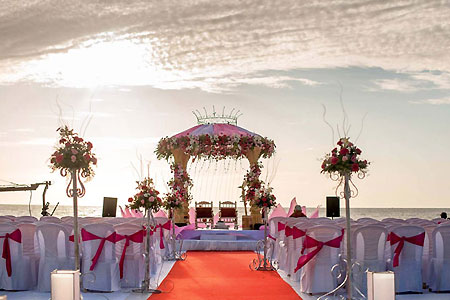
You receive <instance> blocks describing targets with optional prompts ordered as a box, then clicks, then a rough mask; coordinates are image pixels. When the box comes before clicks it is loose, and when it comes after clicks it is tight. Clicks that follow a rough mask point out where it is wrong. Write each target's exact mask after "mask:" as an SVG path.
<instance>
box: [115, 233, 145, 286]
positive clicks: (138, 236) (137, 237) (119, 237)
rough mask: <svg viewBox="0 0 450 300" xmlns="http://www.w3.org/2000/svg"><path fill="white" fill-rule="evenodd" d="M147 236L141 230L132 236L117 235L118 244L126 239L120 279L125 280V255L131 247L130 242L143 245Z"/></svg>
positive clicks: (120, 267) (120, 265)
mask: <svg viewBox="0 0 450 300" xmlns="http://www.w3.org/2000/svg"><path fill="white" fill-rule="evenodd" d="M144 236H145V230H144V229H141V230H139V231H137V232H135V233H133V234H131V235H126V234H125V235H121V234H116V242H119V241H121V240H123V239H125V245H124V246H123V250H122V255H121V256H120V262H119V269H120V278H121V279H122V278H123V264H124V262H125V254H126V252H127V248H128V246H129V245H130V241H132V242H134V243H143V242H144Z"/></svg>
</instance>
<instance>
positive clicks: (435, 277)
mask: <svg viewBox="0 0 450 300" xmlns="http://www.w3.org/2000/svg"><path fill="white" fill-rule="evenodd" d="M432 244H433V255H432V258H431V264H430V280H429V285H430V288H431V290H432V291H435V292H439V291H450V225H447V224H445V225H441V226H438V227H436V229H434V231H433V234H432Z"/></svg>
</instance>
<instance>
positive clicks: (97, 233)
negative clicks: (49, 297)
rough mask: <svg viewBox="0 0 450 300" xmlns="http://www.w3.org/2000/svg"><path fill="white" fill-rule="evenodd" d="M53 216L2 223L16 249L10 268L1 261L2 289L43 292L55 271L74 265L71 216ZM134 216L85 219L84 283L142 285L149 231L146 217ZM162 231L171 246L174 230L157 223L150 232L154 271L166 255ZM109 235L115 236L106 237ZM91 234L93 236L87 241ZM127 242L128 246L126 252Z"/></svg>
mask: <svg viewBox="0 0 450 300" xmlns="http://www.w3.org/2000/svg"><path fill="white" fill-rule="evenodd" d="M49 220H51V218H50V219H44V220H41V221H37V222H35V223H27V222H24V223H17V222H16V221H15V220H14V221H11V220H10V221H9V222H2V223H0V237H6V236H7V235H8V238H7V240H8V244H9V248H10V253H11V255H10V257H11V268H8V266H7V262H6V261H5V260H3V259H1V260H0V289H6V290H31V289H34V288H37V289H38V290H39V291H49V290H50V272H51V271H53V270H54V269H73V268H74V265H75V258H74V245H73V242H70V241H69V238H70V236H72V240H73V225H72V224H71V221H70V219H66V222H56V221H54V220H55V219H53V220H51V221H50V222H47V221H49ZM52 221H53V222H52ZM132 221H133V222H130V220H128V221H127V222H119V223H120V224H111V222H110V223H108V222H103V223H98V222H95V223H85V224H83V222H80V228H81V230H80V236H81V237H80V241H81V243H80V244H81V252H80V254H81V271H82V273H83V274H85V276H84V278H85V279H84V280H83V283H84V287H85V288H87V289H91V290H96V291H116V290H119V289H120V288H121V287H138V286H139V285H140V284H141V282H142V280H143V276H144V273H145V268H144V257H143V253H144V243H143V235H144V232H142V230H143V227H142V220H139V221H140V222H138V220H136V219H134V220H132ZM155 222H156V223H157V224H166V223H167V222H169V221H168V219H167V218H155ZM135 223H136V224H135ZM16 231H19V232H20V234H18V233H17V232H16ZM160 231H162V233H163V234H162V235H160ZM14 232H15V235H14V236H13V237H17V236H18V235H19V236H21V238H20V239H17V238H16V240H14V238H11V234H12V233H14ZM133 234H134V236H133ZM113 236H114V237H113ZM160 236H162V237H163V245H166V246H167V245H168V242H167V240H168V238H169V231H168V230H164V229H163V227H162V226H159V227H158V226H157V227H156V228H155V232H154V234H152V237H151V262H152V264H151V269H150V271H151V272H155V269H156V267H157V265H158V264H160V263H161V262H162V259H161V258H162V256H163V255H164V252H165V251H166V249H167V247H166V248H165V249H160ZM96 237H98V238H99V239H97V238H96ZM106 237H110V238H109V239H108V240H106V241H104V242H103V240H104V238H106ZM89 238H91V240H88V239H89ZM5 240H6V238H0V249H3V244H4V243H5ZM101 244H103V246H102V247H103V250H102V251H101V252H99V255H98V259H97V262H96V265H95V267H94V268H92V270H91V265H92V259H93V258H94V257H95V256H96V254H97V250H98V249H99V246H100V245H101ZM126 244H129V245H127V246H128V247H127V248H126V252H125V253H124V252H123V250H124V247H125V245H126ZM163 247H164V246H163ZM121 260H123V264H121ZM120 265H123V268H122V271H123V274H121V272H120ZM8 269H12V271H8ZM8 273H9V274H8ZM89 275H92V276H89ZM121 275H122V276H121Z"/></svg>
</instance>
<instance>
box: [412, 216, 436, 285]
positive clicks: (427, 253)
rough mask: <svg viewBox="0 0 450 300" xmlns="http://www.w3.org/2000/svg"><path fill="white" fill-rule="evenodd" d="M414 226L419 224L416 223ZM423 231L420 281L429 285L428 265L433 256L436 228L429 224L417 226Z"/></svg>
mask: <svg viewBox="0 0 450 300" xmlns="http://www.w3.org/2000/svg"><path fill="white" fill-rule="evenodd" d="M416 224H420V222H419V223H417V222H416ZM418 226H420V227H423V229H425V243H424V245H423V255H422V280H423V282H424V283H425V284H427V285H429V281H430V264H431V258H432V255H433V249H434V247H433V231H434V229H436V227H437V226H438V225H437V224H436V223H434V222H431V223H428V224H424V225H418Z"/></svg>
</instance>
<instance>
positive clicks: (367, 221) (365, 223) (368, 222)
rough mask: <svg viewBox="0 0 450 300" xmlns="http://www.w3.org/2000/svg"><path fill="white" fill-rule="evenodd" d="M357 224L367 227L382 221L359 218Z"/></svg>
mask: <svg viewBox="0 0 450 300" xmlns="http://www.w3.org/2000/svg"><path fill="white" fill-rule="evenodd" d="M356 222H358V224H363V225H367V224H375V223H378V222H380V221H378V220H375V219H374V218H368V217H365V218H359V219H358V220H357V221H356Z"/></svg>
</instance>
